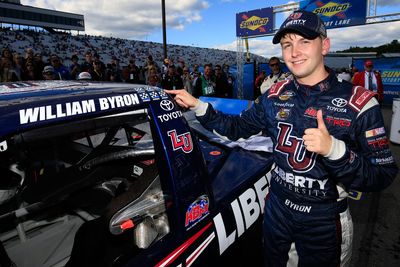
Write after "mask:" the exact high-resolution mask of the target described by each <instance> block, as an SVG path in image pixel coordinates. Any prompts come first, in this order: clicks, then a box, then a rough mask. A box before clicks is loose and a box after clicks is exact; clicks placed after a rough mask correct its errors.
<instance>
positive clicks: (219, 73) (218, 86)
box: [214, 64, 232, 98]
mask: <svg viewBox="0 0 400 267" xmlns="http://www.w3.org/2000/svg"><path fill="white" fill-rule="evenodd" d="M214 72H215V90H216V92H215V95H216V96H217V97H222V98H228V97H230V96H231V95H232V92H230V91H229V89H230V87H229V84H228V80H227V78H226V75H225V73H224V72H223V70H222V67H221V65H218V64H217V65H215V69H214Z"/></svg>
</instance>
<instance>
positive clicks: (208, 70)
mask: <svg viewBox="0 0 400 267" xmlns="http://www.w3.org/2000/svg"><path fill="white" fill-rule="evenodd" d="M215 87H216V84H215V76H214V75H213V71H212V67H211V64H206V65H204V74H203V75H201V76H200V77H199V78H197V80H196V85H195V86H194V90H193V96H194V97H199V96H215V93H216V89H215Z"/></svg>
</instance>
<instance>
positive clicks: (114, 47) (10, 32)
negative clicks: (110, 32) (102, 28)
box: [0, 0, 266, 66]
mask: <svg viewBox="0 0 400 267" xmlns="http://www.w3.org/2000/svg"><path fill="white" fill-rule="evenodd" d="M0 22H1V23H2V27H3V28H2V30H1V32H0V38H1V42H2V43H1V46H2V48H5V47H8V48H10V49H11V50H12V51H13V52H15V53H19V54H21V55H24V53H25V49H27V48H33V50H34V51H35V53H41V54H42V55H43V59H44V60H46V59H47V58H48V57H49V56H50V55H51V54H57V55H59V56H60V57H61V58H62V59H64V64H65V65H69V59H70V57H71V56H72V55H73V54H76V55H78V56H79V57H80V58H81V59H82V58H83V56H84V54H85V52H86V51H88V50H91V51H92V52H93V53H97V54H99V55H100V57H101V58H102V61H103V62H105V63H108V62H110V60H111V58H112V57H113V56H115V57H117V58H118V59H120V62H121V65H124V64H128V61H129V57H130V56H131V55H134V56H135V57H136V63H137V64H138V65H144V64H145V61H146V58H147V56H148V55H149V54H151V55H152V56H153V58H154V60H155V61H156V63H157V64H158V65H159V66H161V65H162V62H163V47H162V44H161V43H154V42H146V41H136V40H127V39H120V38H107V37H102V36H89V35H85V34H82V33H80V32H79V31H84V24H85V23H84V17H83V15H79V14H72V13H66V12H61V11H54V10H48V9H42V8H36V7H31V6H25V5H21V4H20V1H19V0H14V1H1V2H0ZM5 23H6V24H13V25H25V26H34V27H35V29H36V31H33V30H32V29H29V28H27V29H20V27H19V29H18V30H15V29H14V27H6V28H4V26H5ZM37 27H40V28H39V31H37ZM55 29H58V30H59V29H62V30H76V31H77V34H72V33H71V32H69V33H66V32H57V31H55ZM167 48H168V55H169V57H170V58H171V59H172V60H173V62H177V61H178V59H183V60H184V61H185V62H186V65H187V66H192V65H194V64H199V65H204V64H206V63H212V64H224V63H226V64H228V65H234V64H236V52H235V51H226V50H219V49H208V48H199V47H191V46H180V45H168V47H167ZM250 60H251V61H257V62H266V59H265V58H264V57H261V56H257V55H254V54H251V57H250Z"/></svg>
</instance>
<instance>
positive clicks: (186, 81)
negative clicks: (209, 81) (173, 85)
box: [182, 67, 193, 94]
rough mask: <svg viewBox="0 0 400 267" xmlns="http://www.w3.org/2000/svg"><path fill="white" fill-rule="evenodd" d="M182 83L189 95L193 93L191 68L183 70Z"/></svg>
mask: <svg viewBox="0 0 400 267" xmlns="http://www.w3.org/2000/svg"><path fill="white" fill-rule="evenodd" d="M182 82H183V88H185V90H186V91H188V93H189V94H192V93H193V77H192V75H190V72H189V68H188V67H184V68H183V75H182Z"/></svg>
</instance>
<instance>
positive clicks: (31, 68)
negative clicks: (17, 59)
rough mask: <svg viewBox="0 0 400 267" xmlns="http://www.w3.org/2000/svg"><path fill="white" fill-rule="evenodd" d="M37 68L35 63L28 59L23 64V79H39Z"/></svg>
mask: <svg viewBox="0 0 400 267" xmlns="http://www.w3.org/2000/svg"><path fill="white" fill-rule="evenodd" d="M37 73H38V72H37V70H36V69H35V63H34V62H33V59H32V60H28V61H27V62H26V64H25V70H24V72H23V76H22V80H23V81H35V80H40V79H41V78H40V76H38V75H37Z"/></svg>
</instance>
